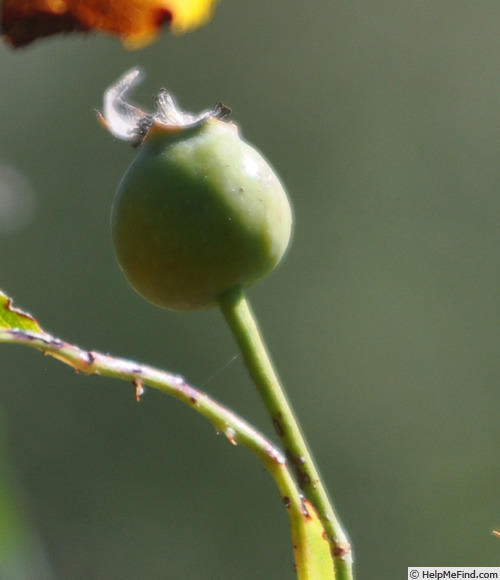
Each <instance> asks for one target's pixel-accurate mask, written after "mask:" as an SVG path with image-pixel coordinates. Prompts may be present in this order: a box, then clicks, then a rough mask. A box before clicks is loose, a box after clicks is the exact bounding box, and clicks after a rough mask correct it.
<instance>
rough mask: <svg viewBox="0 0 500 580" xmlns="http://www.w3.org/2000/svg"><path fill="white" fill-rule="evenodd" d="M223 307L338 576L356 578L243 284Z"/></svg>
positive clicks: (343, 537)
mask: <svg viewBox="0 0 500 580" xmlns="http://www.w3.org/2000/svg"><path fill="white" fill-rule="evenodd" d="M219 305H220V308H221V310H222V312H223V314H224V316H225V318H226V321H227V323H228V324H229V326H230V328H231V330H232V332H233V334H234V336H235V338H236V341H237V343H238V345H239V347H240V350H241V352H242V354H243V358H244V360H245V363H246V366H247V368H248V371H249V372H250V375H251V377H252V379H253V381H254V382H255V385H256V387H257V390H258V391H259V394H260V396H261V398H262V400H263V402H264V404H265V406H266V408H267V411H268V413H269V415H270V417H271V420H272V423H273V425H274V429H275V431H276V433H277V434H278V436H279V437H280V439H281V441H282V443H283V446H284V448H285V452H286V457H287V461H288V462H289V464H290V465H291V466H292V467H293V469H294V471H295V474H296V478H297V481H298V484H299V486H300V487H301V489H302V490H303V492H304V494H305V496H306V498H307V499H308V500H309V501H310V502H311V503H312V505H313V506H314V507H315V509H316V511H317V514H318V517H319V519H320V521H321V523H322V524H323V528H324V529H325V531H326V533H327V536H328V540H329V543H330V546H331V553H332V557H333V561H334V564H335V571H336V578H337V580H351V579H352V577H353V576H352V556H351V550H350V545H349V541H348V539H347V537H346V534H345V532H344V530H343V528H342V525H341V524H340V521H339V519H338V517H337V516H336V514H335V512H334V510H333V506H332V503H331V501H330V499H329V497H328V494H327V492H326V489H325V487H324V486H323V483H322V481H321V478H320V476H319V473H318V470H317V468H316V466H315V463H314V460H313V457H312V455H311V453H310V451H309V448H308V446H307V443H306V441H305V438H304V435H303V434H302V431H301V429H300V427H299V424H298V422H297V419H296V418H295V414H294V412H293V410H292V408H291V405H290V403H289V402H288V399H287V397H286V395H285V392H284V389H283V387H282V385H281V383H280V381H279V378H278V376H277V374H276V371H275V369H274V367H273V364H272V362H271V359H270V356H269V354H268V351H267V349H266V346H265V344H264V341H263V339H262V337H261V333H260V331H259V328H258V326H257V323H256V321H255V317H254V315H253V313H252V311H251V310H250V307H249V305H248V303H247V301H246V298H245V295H244V293H243V290H242V289H241V288H236V289H234V290H231V291H229V292H226V293H225V294H223V295H222V296H221V297H220V298H219Z"/></svg>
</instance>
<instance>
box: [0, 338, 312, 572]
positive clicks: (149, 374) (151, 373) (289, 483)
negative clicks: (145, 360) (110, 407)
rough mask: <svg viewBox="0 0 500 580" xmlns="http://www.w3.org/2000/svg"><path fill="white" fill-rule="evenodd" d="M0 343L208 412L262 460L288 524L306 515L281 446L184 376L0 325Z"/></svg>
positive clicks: (226, 432)
mask: <svg viewBox="0 0 500 580" xmlns="http://www.w3.org/2000/svg"><path fill="white" fill-rule="evenodd" d="M0 343H11V344H21V345H24V346H29V347H31V348H35V349H37V350H39V351H41V352H42V353H43V354H46V355H50V356H52V357H54V358H56V359H57V360H59V361H61V362H63V363H65V364H67V365H69V366H71V367H73V368H74V369H75V370H76V371H77V372H82V373H84V374H87V375H102V376H107V377H111V378H116V379H123V380H125V381H127V382H129V383H132V384H133V386H134V387H135V396H136V398H137V400H140V397H141V395H142V394H143V392H144V386H148V387H152V388H155V389H157V390H159V391H161V392H162V393H164V394H167V395H171V396H173V397H175V398H176V399H178V400H180V401H181V402H183V403H185V404H187V405H188V406H189V407H191V408H192V409H194V410H195V411H197V412H198V413H200V414H201V415H203V416H204V417H206V418H207V419H208V420H209V421H210V422H211V423H212V424H213V425H214V426H215V429H216V430H217V432H218V433H224V435H225V436H226V437H227V439H228V440H229V442H230V443H232V444H233V445H237V444H241V445H243V446H244V447H246V448H247V449H249V450H250V451H252V453H254V454H255V455H256V456H257V457H258V458H259V459H260V461H261V462H262V463H263V465H264V467H265V468H266V469H267V470H268V471H269V473H270V474H271V476H272V477H273V479H274V481H275V483H276V485H277V486H278V489H279V491H280V494H281V496H282V498H283V503H284V505H285V506H286V508H287V511H288V515H289V518H290V522H291V525H292V527H293V525H294V521H296V520H297V519H300V518H302V517H304V515H305V509H304V503H303V497H302V495H301V493H300V492H299V489H298V487H297V484H296V482H295V480H294V478H293V477H292V474H291V473H290V470H289V467H288V465H287V461H286V458H285V457H284V455H283V454H282V453H281V451H280V450H278V449H277V448H276V447H275V446H274V445H273V444H272V443H271V442H270V441H269V440H267V439H266V438H265V437H264V436H263V435H262V434H260V433H259V432H258V431H257V430H256V429H255V428H254V427H252V426H251V425H250V424H249V423H247V422H246V421H245V420H243V419H242V418H241V417H239V416H238V415H236V414H235V413H233V412H232V411H230V410H229V409H227V408H226V407H224V406H223V405H221V404H220V403H218V402H216V401H215V400H214V399H212V398H211V397H209V396H208V395H207V394H205V393H203V392H201V391H199V390H198V389H195V388H194V387H191V386H190V385H188V384H187V383H186V382H185V381H184V379H183V378H182V377H180V376H177V375H173V374H171V373H168V372H166V371H160V370H158V369H155V368H153V367H150V366H147V365H143V364H139V363H136V362H133V361H130V360H126V359H122V358H118V357H113V356H109V355H104V354H101V353H98V352H95V351H87V350H83V349H81V348H79V347H77V346H75V345H73V344H70V343H67V342H64V341H62V340H60V339H58V338H54V337H53V336H51V335H49V334H47V333H44V332H43V331H42V332H33V331H29V330H19V329H14V328H11V329H3V330H0ZM294 548H295V549H297V546H294ZM300 577H301V576H300Z"/></svg>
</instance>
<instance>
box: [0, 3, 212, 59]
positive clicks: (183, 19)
mask: <svg viewBox="0 0 500 580" xmlns="http://www.w3.org/2000/svg"><path fill="white" fill-rule="evenodd" d="M215 1H216V0H4V1H3V5H2V16H1V18H2V20H1V24H2V34H3V36H4V38H5V39H6V40H7V42H9V43H10V44H11V45H12V46H14V47H19V46H25V45H26V44H29V43H30V42H32V41H33V40H36V39H38V38H42V37H45V36H50V35H52V34H58V33H69V32H90V31H94V32H103V33H107V34H112V35H116V36H119V37H120V38H121V40H122V41H123V42H124V44H125V45H126V46H127V47H129V48H140V47H142V46H144V45H146V44H149V43H150V42H152V41H153V40H155V39H156V37H157V36H158V34H159V32H160V28H161V26H162V25H163V24H165V23H168V24H169V26H170V29H171V30H172V32H174V33H180V34H182V33H184V32H188V31H190V30H194V29H195V28H198V27H199V26H202V25H203V24H205V23H206V22H207V21H208V20H209V19H210V17H211V14H212V10H213V6H214V4H215Z"/></svg>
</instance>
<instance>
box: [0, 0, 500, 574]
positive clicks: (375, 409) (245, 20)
mask: <svg viewBox="0 0 500 580" xmlns="http://www.w3.org/2000/svg"><path fill="white" fill-rule="evenodd" d="M499 31H500V8H499V5H498V2H497V1H496V0H476V1H475V2H470V1H464V0H454V1H453V2H446V1H445V2H440V3H436V2H432V1H428V0H422V1H420V2H414V1H413V0H398V1H397V2H396V1H394V0H392V1H390V0H380V1H378V2H370V1H368V0H354V1H353V0H338V1H336V2H326V1H324V2H313V3H308V4H304V3H303V2H299V1H298V0H288V1H287V2H284V1H280V2H264V1H259V2H242V1H241V0H225V1H224V2H222V3H221V4H220V5H219V6H218V9H217V11H216V14H215V18H214V20H213V21H212V22H211V23H210V24H209V25H208V26H207V27H206V28H204V29H202V30H200V31H198V32H196V33H193V34H190V35H187V36H184V37H177V38H174V37H172V36H170V35H168V34H165V35H164V36H163V37H162V39H161V40H160V41H159V42H157V43H156V44H154V45H153V46H151V47H148V48H146V49H144V50H142V51H139V52H127V51H125V50H124V49H122V47H121V46H120V45H119V44H118V43H117V42H116V41H114V40H111V39H107V38H102V37H101V38H99V37H88V38H85V37H76V38H75V37H67V38H58V39H53V40H46V41H43V42H40V43H38V44H34V45H33V46H31V47H28V48H26V49H24V50H19V51H16V52H14V51H12V50H10V49H9V48H8V47H6V46H1V47H0V127H1V134H2V138H1V140H0V182H1V183H0V257H1V259H0V274H1V276H0V287H1V288H2V289H3V290H4V291H6V292H7V293H9V294H10V295H11V296H13V297H14V298H15V300H16V304H17V305H18V306H21V307H23V308H25V309H27V310H29V311H31V312H33V313H34V314H35V315H36V316H37V317H38V319H39V321H40V322H41V323H42V324H43V326H44V327H45V328H46V329H47V330H48V331H50V332H51V333H53V334H55V335H57V336H60V337H63V338H65V339H66V340H69V341H72V342H75V343H76V344H79V345H80V346H82V347H86V348H90V349H94V350H100V351H104V352H109V353H113V354H116V355H121V356H125V357H129V358H133V359H137V360H140V361H143V362H146V363H149V364H152V365H156V366H160V367H163V368H166V369H168V370H170V371H172V372H176V373H180V374H182V375H183V376H184V377H185V378H186V379H187V380H188V381H190V382H191V383H193V384H194V385H197V386H199V387H200V388H202V389H203V390H206V391H209V392H210V393H211V394H212V395H213V396H214V397H215V398H217V399H219V400H221V401H223V402H225V403H226V404H227V405H229V406H230V407H232V408H234V409H235V410H236V411H238V412H240V413H241V414H243V415H244V416H245V417H247V418H248V419H250V420H251V421H253V422H254V423H255V424H256V425H257V426H258V427H259V428H261V429H262V430H264V431H266V432H267V433H270V434H271V436H272V431H271V430H270V429H269V426H268V423H267V418H266V416H265V414H264V412H263V411H262V408H261V404H260V402H259V400H258V399H257V395H256V393H255V392H254V389H253V387H252V385H251V384H250V382H249V380H248V379H247V376H246V373H245V371H244V369H243V368H242V364H241V360H240V359H239V358H237V357H236V358H235V355H237V351H236V348H235V345H234V343H233V340H232V338H231V337H230V335H229V332H228V330H227V329H226V328H225V326H224V324H223V322H222V319H221V316H220V315H219V313H218V312H217V311H208V312H201V313H192V314H179V313H173V312H168V311H162V310H159V309H157V308H155V307H153V306H151V305H149V304H148V303H146V302H145V301H143V300H142V299H141V298H140V297H138V296H137V295H136V294H135V293H134V292H133V291H132V290H131V289H130V288H129V287H128V286H127V284H126V282H125V280H124V278H123V277H122V274H121V272H120V271H119V268H118V267H117V265H116V263H115V260H114V257H113V253H112V247H111V242H110V233H109V213H110V206H111V202H112V197H113V192H114V189H115V187H116V185H117V183H118V180H119V179H120V177H121V175H122V173H123V172H124V170H125V168H126V167H127V165H128V163H129V162H130V161H131V159H132V158H133V156H134V151H133V150H132V149H130V148H129V147H128V146H127V145H126V144H123V143H120V142H116V141H114V140H113V139H112V138H111V136H110V135H109V134H107V133H106V132H105V131H104V130H103V129H102V127H100V126H99V125H98V123H97V122H96V120H95V115H94V109H95V108H99V107H100V105H101V101H102V93H103V90H104V89H105V88H106V87H107V86H108V85H109V84H110V83H112V82H113V81H114V80H115V79H116V78H117V77H118V76H119V75H120V74H122V73H123V72H124V71H125V70H126V69H127V68H129V67H131V66H133V65H136V64H139V65H141V66H143V67H144V68H145V69H146V70H147V73H148V77H147V80H146V82H145V83H144V84H143V85H142V86H141V88H140V89H139V91H138V94H137V100H138V101H139V102H141V103H142V104H143V105H144V106H148V105H150V103H151V102H152V96H153V95H154V93H155V91H156V90H157V89H158V88H159V87H160V86H167V87H168V88H169V89H171V90H172V91H173V92H174V93H175V94H176V95H177V98H178V100H179V101H180V103H181V104H182V105H183V106H185V108H187V109H188V110H193V111H198V110H201V109H205V108H207V107H209V106H211V105H213V104H215V103H216V102H217V101H218V100H223V101H224V102H226V103H228V104H230V105H231V106H232V107H233V118H234V120H236V121H238V123H239V124H240V125H241V127H242V130H243V133H244V135H245V136H246V137H247V138H248V139H249V140H251V141H252V142H253V143H255V144H256V145H257V146H258V147H259V148H260V149H261V150H263V151H264V152H265V154H266V156H268V157H269V158H270V159H271V160H272V163H273V164H274V165H275V167H276V168H277V169H278V171H279V172H280V174H281V175H282V177H283V179H284V181H285V182H286V183H287V185H288V189H289V192H290V196H291V199H292V201H293V205H294V208H295V221H296V223H295V232H294V241H293V246H292V247H291V249H290V251H289V253H288V255H287V257H286V260H285V261H284V263H283V264H282V265H281V266H280V268H279V269H278V271H277V272H276V273H275V274H274V275H272V276H271V277H270V278H269V279H268V280H266V281H265V282H263V283H261V284H260V285H259V286H258V287H256V288H254V289H252V290H251V291H250V297H251V301H252V303H253V306H254V309H255V310H256V312H257V315H258V316H259V319H260V322H261V325H262V327H263V330H264V332H265V334H266V338H267V342H268V343H269V346H270V348H271V350H272V353H273V356H274V359H275V362H276V364H277V366H278V368H279V370H280V374H281V376H282V378H283V380H284V382H285V384H286V385H287V387H288V390H289V394H290V397H291V399H292V400H293V403H294V405H295V407H296V409H297V413H298V415H299V416H300V418H301V420H302V422H303V427H304V430H305V432H306V433H307V435H308V439H309V441H310V443H311V446H312V448H313V449H314V452H315V455H316V456H317V459H318V462H319V464H320V466H321V469H322V472H323V474H324V477H325V480H326V483H327V485H328V487H329V489H330V492H331V495H332V496H333V498H334V500H335V504H336V506H337V509H338V511H339V512H340V514H341V516H342V519H343V521H344V523H345V525H346V527H347V529H348V531H349V534H350V536H351V539H352V541H353V545H354V551H355V552H354V553H355V559H356V569H357V574H358V577H359V578H360V579H361V578H370V579H387V578H399V577H402V574H404V570H405V569H406V567H407V566H410V565H420V566H474V565H475V566H495V565H499V562H500V540H498V539H497V538H495V537H494V536H492V533H491V532H492V530H493V529H494V528H495V527H497V528H498V527H500V501H499V498H500V485H499V484H500V455H499V453H498V449H499V439H500V429H499V412H500V388H499V386H500V356H499V338H500V300H499V298H500V296H499V290H498V289H499V285H500V251H499V247H500V230H499V228H498V220H499V214H500V163H499V160H500V34H499ZM13 192H14V193H13ZM0 365H1V377H2V378H1V389H0V406H1V410H2V433H3V439H4V440H3V444H2V445H3V448H4V451H5V452H6V453H7V454H8V456H9V459H10V465H11V473H10V477H11V478H13V479H14V481H15V489H16V491H17V492H18V494H19V497H20V498H21V499H22V501H23V503H24V506H25V508H24V509H25V513H27V514H28V517H29V519H30V521H31V522H32V523H33V525H34V526H35V528H36V530H37V533H38V540H39V546H41V547H42V549H43V553H44V554H45V558H46V562H47V565H46V569H47V577H49V576H50V577H51V578H57V579H63V580H69V579H71V580H78V579H86V580H87V579H89V578H91V579H94V578H95V579H97V578H106V579H107V580H114V579H116V580H118V579H120V580H127V579H133V578H134V579H135V578H148V579H160V578H161V579H164V578H176V579H177V578H182V579H187V580H188V579H199V578H204V579H214V580H215V579H217V580H220V579H226V578H227V579H229V578H238V579H240V580H243V579H253V578H280V579H285V578H286V579H288V578H290V579H292V578H293V577H294V571H293V563H292V550H291V546H290V541H289V536H288V527H287V526H288V523H287V516H286V514H285V510H284V509H283V507H282V504H281V501H280V497H279V494H278V492H277V490H276V489H275V487H274V483H273V482H272V480H271V478H270V477H269V476H268V474H267V473H266V472H265V471H264V470H263V469H262V467H261V465H260V464H259V463H258V461H257V460H256V459H255V458H254V457H253V456H252V455H251V454H250V453H249V452H248V451H246V450H245V449H242V448H240V447H236V448H234V447H232V446H231V445H229V444H228V443H227V441H226V440H225V439H224V438H221V437H217V436H216V435H215V433H214V430H213V428H212V427H211V425H209V424H208V423H207V422H206V421H205V420H204V419H202V418H201V417H199V416H198V415H196V414H194V413H193V412H192V411H191V410H190V409H187V408H184V407H183V406H182V405H181V404H180V403H178V402H176V401H174V400H170V399H168V398H166V397H165V396H162V395H160V394H157V393H154V392H150V391H148V392H147V395H146V396H145V397H144V398H143V400H142V402H141V403H140V404H137V403H136V401H135V398H134V392H133V388H132V386H130V385H127V384H126V383H121V382H118V381H112V380H110V379H104V378H96V377H90V378H88V377H83V376H79V375H77V374H75V373H74V372H73V371H72V370H71V369H69V368H67V367H65V366H64V365H61V364H59V363H57V362H56V361H54V360H52V359H49V358H47V357H42V356H40V355H39V354H37V353H36V352H34V351H30V350H28V349H23V348H21V347H14V346H2V347H1V349H0ZM41 570H42V568H41V567H39V568H38V571H35V572H34V573H33V574H32V575H31V576H30V575H29V571H26V576H22V580H24V579H25V578H26V579H28V578H29V580H31V578H33V579H37V580H38V579H40V578H41V574H42V572H41ZM19 577H20V578H21V576H19ZM12 578H14V577H13V576H10V577H9V578H7V579H6V580H11V579H12ZM2 580H3V579H2Z"/></svg>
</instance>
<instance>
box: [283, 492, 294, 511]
mask: <svg viewBox="0 0 500 580" xmlns="http://www.w3.org/2000/svg"><path fill="white" fill-rule="evenodd" d="M283 503H284V504H285V507H286V509H289V508H290V507H291V506H292V500H291V499H290V498H289V497H288V496H287V495H285V496H283Z"/></svg>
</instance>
